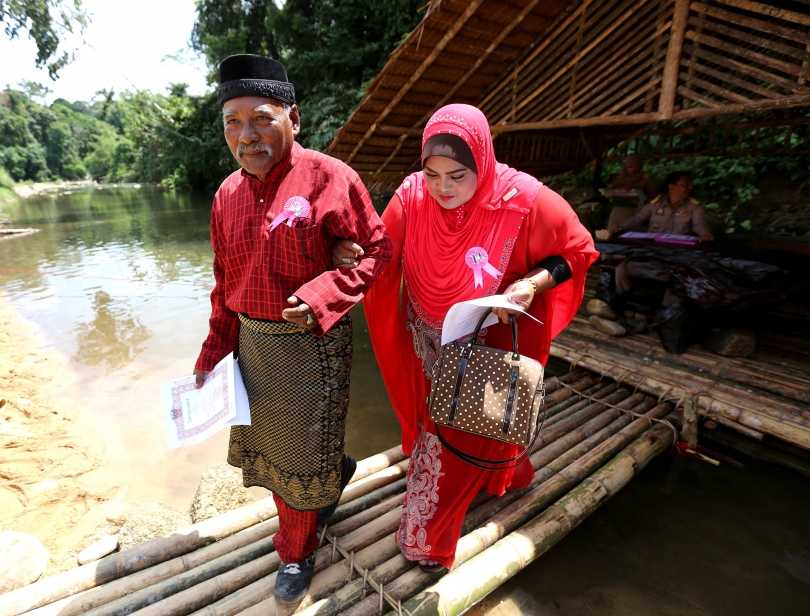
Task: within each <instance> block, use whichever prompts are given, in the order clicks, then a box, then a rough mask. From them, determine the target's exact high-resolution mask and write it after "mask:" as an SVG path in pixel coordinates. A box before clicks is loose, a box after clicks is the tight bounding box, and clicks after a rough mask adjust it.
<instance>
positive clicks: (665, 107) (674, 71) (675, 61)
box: [658, 0, 689, 119]
mask: <svg viewBox="0 0 810 616" xmlns="http://www.w3.org/2000/svg"><path fill="white" fill-rule="evenodd" d="M688 16H689V0H675V6H674V8H673V14H672V30H671V31H670V38H669V47H668V48H667V57H666V60H665V61H664V74H663V76H662V78H661V95H660V97H659V99H658V112H659V113H660V114H661V117H662V118H664V119H669V118H671V117H672V114H673V112H674V110H675V93H676V91H677V89H678V72H679V71H678V67H679V66H680V64H681V53H682V52H683V39H684V33H685V32H686V23H687V17H688Z"/></svg>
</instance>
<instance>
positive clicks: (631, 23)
mask: <svg viewBox="0 0 810 616" xmlns="http://www.w3.org/2000/svg"><path fill="white" fill-rule="evenodd" d="M448 102H466V103H470V104H474V105H477V106H478V107H480V108H481V109H482V110H483V111H484V112H485V113H486V115H487V117H488V118H489V120H490V123H491V124H492V128H493V133H494V134H495V135H496V148H497V150H498V156H499V159H500V160H503V161H504V162H508V163H510V164H513V165H515V166H517V167H519V168H521V169H524V170H526V171H531V172H534V173H537V174H541V175H542V174H547V173H554V172H559V171H562V170H565V169H570V168H574V167H576V166H579V165H581V164H583V163H584V162H586V161H588V160H592V159H593V158H595V156H596V155H597V154H598V152H601V151H603V150H604V149H605V148H606V147H608V146H609V145H611V144H613V143H616V142H618V141H619V140H621V139H622V138H624V137H626V136H628V135H629V134H631V133H632V132H633V131H636V130H638V129H639V128H640V127H644V126H648V125H651V124H655V123H658V122H675V121H682V120H694V119H698V118H704V117H709V116H715V115H722V114H729V113H741V112H746V111H749V110H756V109H773V108H793V107H804V108H810V4H808V3H807V2H806V1H804V0H766V1H763V2H753V1H749V0H703V1H702V2H698V1H694V0H692V1H690V0H602V1H599V0H574V1H567V2H566V1H563V0H543V1H541V0H528V1H524V2H519V1H517V0H508V1H505V2H504V1H502V0H464V1H462V0H434V1H433V2H432V3H431V4H430V6H429V8H428V11H427V14H426V15H425V17H424V18H423V20H422V22H421V23H420V24H419V26H418V27H417V28H416V29H415V30H414V31H413V32H412V33H411V34H410V36H408V38H407V40H406V41H405V42H404V43H402V44H401V45H400V46H399V48H397V49H396V50H395V51H394V53H393V54H392V55H391V57H390V59H389V61H388V63H387V64H386V65H385V67H384V68H383V70H382V71H381V72H380V73H379V75H377V77H376V79H375V80H374V81H373V83H372V84H371V85H370V86H369V89H368V92H367V94H366V96H365V98H364V99H363V100H362V102H361V103H360V105H359V106H358V107H357V109H355V111H354V113H353V114H352V116H351V117H350V118H349V120H348V122H347V123H346V124H345V125H344V126H343V128H342V129H341V130H340V131H339V132H338V134H337V135H336V137H335V139H334V141H333V142H332V144H331V145H330V153H331V154H333V155H334V156H337V157H339V158H341V159H343V160H344V161H346V162H348V163H349V164H350V165H351V166H352V167H354V168H355V169H356V170H357V171H359V172H360V173H361V174H362V175H363V176H364V178H365V179H366V180H367V181H368V182H369V183H370V184H371V185H380V184H393V183H396V182H398V181H399V180H400V179H401V178H402V177H403V176H404V175H405V174H406V173H407V172H408V171H410V170H412V169H414V168H415V166H416V163H417V161H418V152H419V146H420V134H421V129H422V128H423V127H424V124H425V122H426V121H427V119H428V117H429V116H430V114H431V112H432V111H433V110H435V109H436V108H437V107H439V106H441V105H443V104H445V103H448Z"/></svg>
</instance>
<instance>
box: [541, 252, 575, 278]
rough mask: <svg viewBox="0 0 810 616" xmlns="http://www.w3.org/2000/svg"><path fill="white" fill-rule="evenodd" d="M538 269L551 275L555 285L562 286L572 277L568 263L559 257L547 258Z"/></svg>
mask: <svg viewBox="0 0 810 616" xmlns="http://www.w3.org/2000/svg"><path fill="white" fill-rule="evenodd" d="M537 267H539V268H542V269H544V270H546V271H547V272H548V273H549V274H551V277H552V278H553V279H554V284H555V285H558V284H562V283H563V282H565V281H566V280H568V279H569V278H571V276H572V274H571V268H570V267H569V266H568V262H567V261H566V260H565V259H563V258H562V257H559V256H553V257H546V258H545V259H543V260H542V261H540V263H538V264H537Z"/></svg>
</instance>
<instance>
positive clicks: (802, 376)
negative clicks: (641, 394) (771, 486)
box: [551, 316, 810, 450]
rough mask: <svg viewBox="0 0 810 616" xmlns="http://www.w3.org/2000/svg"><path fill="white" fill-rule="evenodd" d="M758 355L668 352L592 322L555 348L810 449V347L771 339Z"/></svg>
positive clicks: (739, 425) (724, 420) (757, 433)
mask: <svg viewBox="0 0 810 616" xmlns="http://www.w3.org/2000/svg"><path fill="white" fill-rule="evenodd" d="M761 342H762V344H760V349H759V350H758V351H757V352H756V353H755V354H754V355H753V356H752V357H751V358H746V359H742V358H730V357H721V356H719V355H716V354H714V353H710V352H708V351H706V350H704V349H702V348H701V347H700V346H694V347H692V348H690V350H689V351H687V352H686V353H683V354H681V355H673V354H671V353H668V352H666V351H665V350H664V349H663V347H662V346H661V343H660V342H659V340H658V338H657V337H655V336H654V335H649V334H639V335H633V336H625V337H622V338H614V337H612V336H609V335H606V334H603V333H601V332H599V331H597V330H596V329H595V328H594V327H593V326H591V324H590V323H589V322H588V320H587V318H585V317H583V316H577V317H576V318H575V319H574V322H573V323H572V324H571V325H570V326H569V327H568V328H567V329H566V330H565V331H564V332H563V333H562V334H560V336H558V337H557V338H556V339H555V340H554V342H553V343H552V345H551V354H552V355H553V356H555V357H558V358H560V359H563V360H565V361H567V362H569V363H571V364H572V365H575V366H581V367H583V368H587V369H590V370H594V371H596V372H598V373H599V374H602V375H605V376H608V377H611V378H614V379H616V380H619V381H622V382H624V383H627V384H629V385H632V386H635V387H638V388H639V389H641V390H642V391H646V392H648V393H650V394H652V395H655V396H659V397H661V398H666V399H670V400H674V401H677V402H683V403H684V404H686V405H687V406H688V404H692V405H694V408H695V411H696V413H697V414H698V415H701V416H705V417H709V418H711V419H713V420H714V421H716V422H717V423H719V424H722V425H723V426H726V427H729V428H732V429H733V430H736V431H737V432H739V433H742V434H744V435H746V436H747V437H749V438H753V439H756V440H759V441H762V440H763V438H764V437H765V436H766V435H768V436H770V437H776V438H778V439H781V440H783V441H787V442H788V443H792V444H793V445H797V446H799V447H801V448H803V449H805V450H810V344H808V343H807V342H806V341H803V340H801V339H798V338H791V339H788V340H786V339H780V338H779V337H777V336H771V337H765V338H764V339H763V340H762V341H761Z"/></svg>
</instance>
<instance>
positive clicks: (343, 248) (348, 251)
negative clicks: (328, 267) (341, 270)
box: [332, 240, 364, 267]
mask: <svg viewBox="0 0 810 616" xmlns="http://www.w3.org/2000/svg"><path fill="white" fill-rule="evenodd" d="M363 254H364V251H363V247H362V246H360V245H359V244H356V243H355V242H353V241H352V240H339V241H338V242H336V243H335V247H334V248H333V250H332V263H333V264H334V265H335V266H336V267H357V265H358V264H359V260H360V257H362V256H363Z"/></svg>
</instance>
